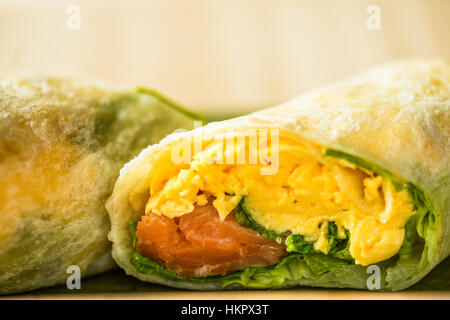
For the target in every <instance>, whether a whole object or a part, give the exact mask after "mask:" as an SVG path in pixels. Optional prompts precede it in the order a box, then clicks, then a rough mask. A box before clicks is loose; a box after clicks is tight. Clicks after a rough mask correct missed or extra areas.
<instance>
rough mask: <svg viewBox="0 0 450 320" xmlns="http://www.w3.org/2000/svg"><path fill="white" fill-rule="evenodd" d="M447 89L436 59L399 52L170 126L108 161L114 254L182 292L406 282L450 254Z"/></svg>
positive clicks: (447, 70)
mask: <svg viewBox="0 0 450 320" xmlns="http://www.w3.org/2000/svg"><path fill="white" fill-rule="evenodd" d="M449 97H450V65H449V64H448V62H447V61H443V60H421V59H405V60H400V61H394V62H391V63H386V64H383V65H380V66H377V67H374V68H373V69H371V70H369V71H368V72H366V73H364V74H361V75H358V76H355V77H352V78H349V79H344V80H342V81H339V82H337V83H335V84H331V85H329V86H326V87H323V88H319V89H316V90H313V91H311V92H306V93H304V94H302V95H300V96H299V97H297V98H295V99H293V100H291V101H288V102H286V103H283V104H281V105H279V106H275V107H273V108H268V109H265V110H260V111H257V112H254V113H252V114H248V115H245V116H241V117H238V118H234V119H229V120H225V121H220V122H213V123H209V124H207V125H206V126H203V127H199V128H196V129H194V130H191V131H188V132H179V133H175V134H173V135H170V136H168V137H166V138H165V139H163V140H162V141H160V142H159V143H158V144H154V145H151V146H148V147H147V148H146V149H144V150H142V152H141V153H140V155H139V156H138V157H136V158H134V159H133V160H132V161H130V162H129V163H127V164H126V165H125V166H124V167H123V168H122V170H121V172H120V176H119V178H118V180H117V181H116V184H115V186H114V191H113V193H112V195H111V197H110V198H109V199H108V201H107V203H106V208H107V211H108V213H109V216H110V218H111V231H110V233H109V235H108V237H109V239H110V241H112V243H113V250H112V254H113V257H114V259H115V261H116V262H117V263H118V264H119V266H120V267H121V268H123V269H124V270H125V272H126V273H127V274H129V275H132V276H134V277H136V278H138V279H140V280H142V281H147V282H152V283H159V284H164V285H169V286H173V287H178V288H184V289H195V290H223V289H227V290H228V289H231V290H234V289H247V288H251V289H264V288H292V287H296V286H320V287H333V288H358V289H369V290H372V289H377V290H392V291H398V290H403V289H406V288H409V287H411V286H412V285H414V284H415V283H417V282H418V281H419V280H421V279H423V278H424V277H425V276H426V275H427V274H428V273H429V272H430V271H431V270H432V269H433V268H434V267H436V266H437V265H438V264H439V263H440V262H442V261H443V260H444V259H446V258H448V256H449V254H450V233H449V230H450V229H449V226H450V212H449V210H450V198H449V194H450V183H449V182H450V170H449V169H450V166H449V164H450V152H449V150H450V147H449V143H448V142H449V141H450V140H449V133H450V128H449V125H450V121H449V120H450V118H449V117H450V112H449V111H450V108H449V107H450V105H449ZM374 272H375V273H374Z"/></svg>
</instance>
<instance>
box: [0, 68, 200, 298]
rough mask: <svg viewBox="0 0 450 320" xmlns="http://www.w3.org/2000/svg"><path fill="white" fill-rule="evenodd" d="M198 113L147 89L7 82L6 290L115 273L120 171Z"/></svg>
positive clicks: (1, 251) (2, 270)
mask: <svg viewBox="0 0 450 320" xmlns="http://www.w3.org/2000/svg"><path fill="white" fill-rule="evenodd" d="M193 116H194V115H192V114H190V113H189V112H183V111H182V110H181V109H180V107H179V106H178V105H176V104H173V103H172V102H170V101H169V100H167V99H166V98H164V97H162V96H161V95H159V94H157V93H155V92H153V91H150V90H147V89H144V88H137V89H136V88H132V89H121V88H115V87H113V86H109V85H104V84H101V83H97V82H93V81H89V82H87V81H76V80H70V79H64V78H52V77H41V76H21V77H18V76H7V77H3V78H1V79H0V294H9V293H13V292H21V291H25V290H31V289H34V288H38V287H43V286H50V285H54V284H58V283H65V282H66V279H67V278H68V277H69V276H71V275H72V274H73V272H76V271H79V272H80V273H81V276H86V275H89V274H93V273H97V272H100V271H103V270H106V269H108V268H111V267H113V266H114V265H115V264H114V262H113V260H112V258H111V253H110V251H111V248H110V243H109V241H108V239H107V233H108V231H109V229H110V222H109V218H108V214H107V212H106V209H105V202H106V200H107V199H108V197H109V196H110V194H111V192H112V189H113V186H114V182H115V181H116V179H117V177H118V175H119V171H120V168H121V167H122V166H123V165H124V164H125V163H126V162H128V161H129V160H130V159H132V158H133V157H134V156H136V155H137V154H138V153H139V152H140V151H141V150H142V148H144V147H145V146H147V145H149V144H152V143H156V142H158V141H159V140H160V139H161V138H163V137H164V136H165V135H167V134H169V133H171V132H173V131H174V130H176V129H179V128H180V129H181V128H186V129H188V128H189V129H192V128H193V127H194V126H193V124H194V121H193V120H192V117H193ZM69 267H70V268H69ZM78 268H79V269H78Z"/></svg>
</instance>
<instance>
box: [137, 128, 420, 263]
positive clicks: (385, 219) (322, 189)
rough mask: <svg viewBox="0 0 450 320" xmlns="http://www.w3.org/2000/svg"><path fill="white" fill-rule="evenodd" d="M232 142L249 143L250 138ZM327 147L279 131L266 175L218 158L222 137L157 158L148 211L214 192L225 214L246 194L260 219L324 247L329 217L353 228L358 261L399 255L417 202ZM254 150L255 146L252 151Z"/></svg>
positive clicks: (186, 206)
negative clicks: (180, 157) (175, 159)
mask: <svg viewBox="0 0 450 320" xmlns="http://www.w3.org/2000/svg"><path fill="white" fill-rule="evenodd" d="M234 150H241V151H242V150H245V151H246V152H247V155H246V159H247V160H248V159H249V157H250V155H251V154H252V152H257V150H252V148H249V147H248V145H246V144H245V141H241V143H237V145H236V148H235V149H234ZM323 151H324V149H323V148H321V147H320V146H317V145H312V144H310V143H307V142H306V141H300V140H298V139H291V138H287V137H281V138H280V140H279V165H278V170H277V171H276V173H275V174H271V175H262V174H261V167H263V166H265V165H267V164H261V163H259V162H258V163H256V164H249V163H244V164H221V163H223V161H222V162H220V161H217V159H218V155H220V156H223V157H226V156H227V155H226V152H227V149H224V148H223V144H221V143H216V144H214V143H211V145H209V146H208V148H207V149H206V150H203V151H201V152H198V153H196V154H195V155H194V156H193V157H192V161H191V162H190V164H184V165H179V166H175V165H173V164H171V163H170V161H164V162H162V163H160V164H159V166H158V169H157V170H156V172H158V171H159V173H155V174H154V175H153V176H152V183H151V190H150V193H151V196H150V199H149V201H148V203H147V206H146V213H147V214H148V213H149V212H153V213H156V214H160V215H164V216H167V217H171V218H173V217H179V216H182V215H184V214H187V213H190V212H192V211H193V210H194V204H195V203H196V204H197V205H200V206H201V205H205V204H206V203H207V197H208V196H210V195H212V196H214V197H215V200H214V201H213V205H214V207H215V208H216V209H217V211H218V213H219V215H220V217H221V218H222V219H225V217H226V216H227V215H228V214H230V213H231V212H232V210H233V209H234V208H235V207H236V206H237V205H238V203H239V202H240V201H241V199H242V198H243V197H245V204H246V206H248V207H250V208H251V211H252V216H253V218H254V219H255V220H256V222H258V223H259V224H260V225H262V226H264V227H265V228H267V229H269V230H274V231H278V232H284V231H291V232H292V233H294V234H300V235H303V236H304V237H305V240H307V241H310V242H313V243H314V246H315V248H316V250H319V251H321V252H323V253H327V252H328V250H329V243H328V240H327V237H326V235H327V223H328V222H330V221H334V222H335V223H336V225H337V226H338V230H339V232H340V233H341V234H343V233H344V232H345V230H348V231H349V232H350V254H351V256H352V257H353V258H354V259H355V263H357V264H360V265H364V266H366V265H369V264H372V263H376V262H379V261H383V260H386V259H388V258H390V257H392V256H393V255H395V254H396V253H397V252H398V251H399V249H400V247H401V245H402V243H403V239H404V236H405V231H404V225H405V223H406V221H407V220H408V218H409V217H410V216H411V215H412V214H413V211H414V206H413V204H412V202H411V200H410V198H409V195H408V193H407V191H406V190H401V191H396V190H395V189H394V186H393V185H392V183H391V181H390V180H388V179H385V178H383V177H381V176H378V175H376V174H374V173H372V172H369V171H367V170H364V169H361V168H358V167H356V166H355V165H353V164H351V163H349V162H346V161H344V160H339V159H335V158H331V157H323V156H322V155H323ZM249 152H250V154H249Z"/></svg>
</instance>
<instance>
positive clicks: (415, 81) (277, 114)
mask: <svg viewBox="0 0 450 320" xmlns="http://www.w3.org/2000/svg"><path fill="white" fill-rule="evenodd" d="M449 94H450V66H449V64H448V63H447V62H444V61H439V60H436V61H424V60H402V61H396V62H393V63H389V64H384V65H381V66H378V67H375V68H373V69H372V70H370V71H369V72H367V73H365V74H363V75H361V76H358V77H354V78H351V79H348V80H345V81H341V82H339V83H336V84H334V85H332V86H329V87H325V88H322V89H319V90H315V91H313V92H310V93H307V94H303V95H301V96H300V97H298V98H296V99H294V100H292V101H290V102H288V103H285V104H282V105H280V106H278V107H274V108H270V109H266V110H262V111H259V112H255V113H252V114H249V115H246V116H242V117H239V118H235V119H231V120H227V121H222V122H216V123H210V124H208V125H206V126H204V127H202V128H198V129H195V130H193V131H190V132H185V133H179V134H173V135H170V136H168V137H166V138H165V139H163V140H162V141H161V142H160V143H158V144H156V145H153V146H150V147H148V148H147V149H145V150H143V151H142V152H141V154H140V155H139V156H138V157H137V158H135V159H134V160H133V161H131V162H129V163H128V164H127V165H125V167H124V168H123V169H122V170H121V174H120V177H119V179H118V181H117V183H116V185H115V188H114V192H113V195H112V196H111V198H110V199H109V200H108V202H107V209H108V212H109V214H110V217H111V222H112V230H111V232H110V233H109V239H110V240H111V241H112V242H113V257H114V259H115V260H116V261H117V262H118V264H119V265H120V266H121V267H122V268H123V269H124V270H125V271H126V272H127V273H128V274H131V275H133V276H135V277H137V278H138V279H141V280H144V281H149V282H155V283H160V284H166V285H170V286H175V287H180V288H189V289H196V290H216V289H224V288H225V289H233V288H242V287H252V286H251V285H246V283H243V282H242V281H237V283H233V281H231V282H230V283H231V285H226V286H224V282H223V281H222V280H220V278H217V279H210V280H207V279H203V280H202V279H194V280H193V279H187V278H186V279H183V278H176V277H167V276H165V275H164V273H158V272H154V273H143V272H139V271H137V270H136V268H135V267H134V266H133V265H132V264H131V263H130V259H131V258H132V257H133V254H134V252H135V249H134V248H133V246H132V245H131V243H132V241H133V240H132V235H131V234H130V232H129V230H128V228H127V226H128V224H129V222H130V221H138V220H139V219H140V218H141V216H142V215H144V211H145V210H144V208H145V203H146V202H147V201H148V198H149V185H150V181H151V178H152V174H153V175H154V174H155V172H158V161H160V159H161V158H162V156H163V155H165V154H167V153H168V152H170V150H172V149H173V148H175V147H176V146H177V145H179V144H180V143H181V141H183V139H184V140H186V139H188V138H189V137H192V138H193V137H199V136H219V135H220V134H222V133H223V134H227V133H233V132H238V131H242V130H245V129H251V128H256V129H261V128H265V129H271V128H272V129H278V130H279V131H280V137H282V136H286V137H294V138H295V137H301V138H302V139H303V140H305V141H311V142H313V143H315V144H318V145H321V146H324V147H325V149H326V150H327V152H328V151H329V154H330V155H334V156H336V155H342V157H349V158H351V159H362V160H363V161H364V163H368V164H370V165H371V166H373V167H374V168H380V171H381V172H384V173H385V174H386V175H387V176H389V177H391V178H392V179H393V180H397V181H400V182H401V183H405V184H408V183H409V184H411V185H414V188H417V190H421V191H422V192H423V194H424V199H425V202H427V205H428V206H429V208H430V211H432V218H430V219H431V220H430V221H433V223H431V222H430V223H429V224H427V225H426V226H425V227H424V228H425V229H427V230H426V232H424V234H425V236H424V237H425V240H424V241H425V245H424V248H423V250H422V252H421V253H420V254H419V255H415V256H411V257H405V258H402V259H400V260H399V261H397V262H394V264H393V265H390V266H389V267H387V268H382V279H383V281H382V285H381V289H385V290H402V289H404V288H407V287H409V286H411V285H413V284H414V283H416V282H417V281H419V280H420V279H422V278H423V277H424V276H425V275H426V274H427V273H428V272H429V271H430V270H432V269H433V268H434V267H435V266H436V265H437V264H439V262H441V261H442V260H444V259H445V258H446V257H448V255H449V253H450V239H449V237H450V230H449V228H450V213H449V210H450V203H449V201H450V198H449V196H448V195H449V194H450V168H449V166H450V152H449V150H450V110H449V108H450V103H449ZM289 263H290V262H287V264H289ZM288 268H289V273H290V275H289V276H287V278H286V279H284V280H283V281H281V282H280V283H277V284H273V283H271V282H270V281H268V282H267V283H265V284H264V283H263V284H261V285H260V286H259V287H260V288H267V287H272V288H273V287H277V288H279V287H292V286H297V285H307V286H323V287H353V288H367V287H366V279H367V277H368V276H369V275H368V274H367V272H366V268H364V267H362V266H356V265H352V266H348V267H342V268H337V269H333V270H331V271H329V272H327V273H325V274H321V275H320V276H317V275H314V274H312V273H311V272H310V271H309V270H306V269H302V271H301V272H298V274H297V275H294V273H295V272H294V271H292V270H293V267H292V265H291V266H290V267H288ZM302 268H303V267H302ZM300 269H301V268H299V270H300ZM254 287H257V286H254Z"/></svg>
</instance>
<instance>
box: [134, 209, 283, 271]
mask: <svg viewBox="0 0 450 320" xmlns="http://www.w3.org/2000/svg"><path fill="white" fill-rule="evenodd" d="M136 236H137V238H138V242H137V247H136V248H137V250H138V252H139V253H140V254H142V255H144V256H146V257H149V258H151V259H153V260H154V261H157V262H158V263H160V264H162V265H164V266H165V267H167V269H168V270H170V271H172V272H175V273H177V274H179V275H182V276H189V277H205V276H212V275H225V274H227V273H230V272H233V271H236V270H241V269H244V268H246V267H259V266H267V265H273V264H276V263H278V262H279V261H280V260H281V258H282V257H283V256H284V254H285V252H286V247H285V245H284V244H278V243H277V242H275V241H273V240H271V239H266V238H263V237H262V236H260V235H259V234H258V233H257V232H256V231H254V230H250V229H247V228H244V227H242V226H240V225H239V224H238V223H237V222H236V221H235V220H234V218H233V213H230V214H229V215H228V217H227V218H226V219H225V220H224V221H222V220H220V218H219V215H218V213H217V211H216V209H215V208H214V207H213V205H212V204H211V202H209V203H208V204H207V205H204V206H196V207H195V209H194V211H193V212H192V213H189V214H186V215H183V216H181V217H179V218H174V219H171V218H167V217H165V216H160V215H157V214H154V213H150V214H149V215H145V216H143V217H142V218H141V221H139V223H138V226H137V231H136Z"/></svg>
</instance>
